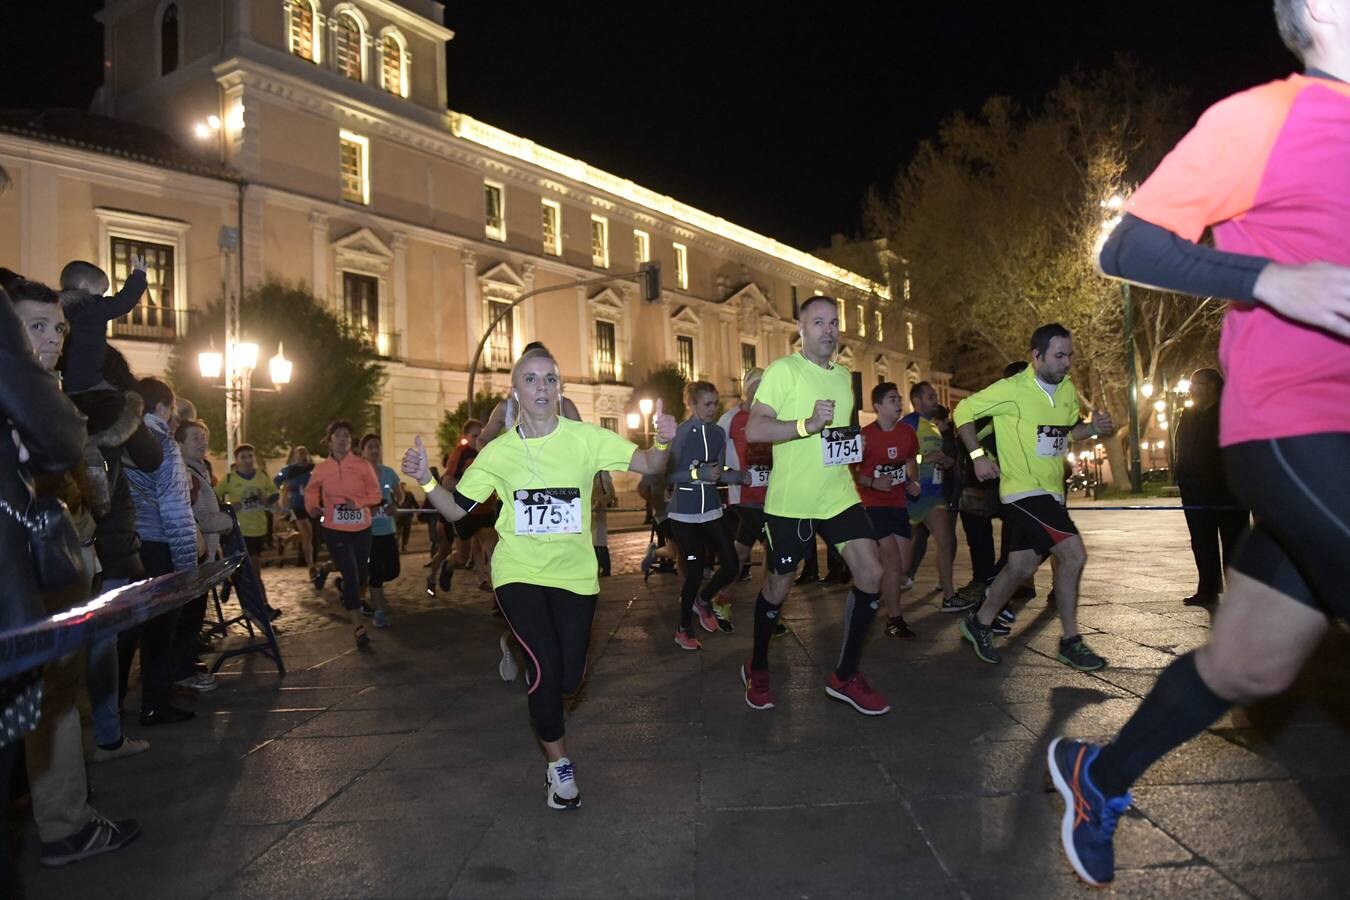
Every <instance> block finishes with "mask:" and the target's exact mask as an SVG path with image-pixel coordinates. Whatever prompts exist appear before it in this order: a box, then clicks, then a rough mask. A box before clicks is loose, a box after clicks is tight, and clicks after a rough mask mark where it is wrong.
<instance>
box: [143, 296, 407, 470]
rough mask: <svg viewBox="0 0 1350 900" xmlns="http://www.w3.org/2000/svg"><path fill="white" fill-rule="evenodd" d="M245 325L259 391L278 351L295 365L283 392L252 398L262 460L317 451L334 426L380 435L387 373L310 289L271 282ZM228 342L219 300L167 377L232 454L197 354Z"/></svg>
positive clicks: (218, 446)
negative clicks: (339, 422) (298, 449)
mask: <svg viewBox="0 0 1350 900" xmlns="http://www.w3.org/2000/svg"><path fill="white" fill-rule="evenodd" d="M239 318H240V322H241V323H242V337H243V339H244V340H246V341H252V342H254V343H256V344H257V345H258V356H259V359H258V368H257V369H255V370H254V372H253V378H252V384H253V386H254V387H265V388H268V387H271V386H272V384H271V380H270V376H269V374H268V369H267V361H268V359H269V358H270V357H271V356H272V354H273V353H274V352H275V348H276V347H277V345H278V343H281V344H282V345H283V347H284V351H285V355H286V358H287V359H289V360H291V361H292V362H293V363H294V364H295V368H294V370H293V374H292V376H291V383H290V384H288V385H285V386H284V387H283V388H282V389H281V390H280V391H279V392H277V393H267V392H260V391H257V390H254V391H252V392H251V393H250V396H249V398H248V403H247V420H246V422H245V437H246V438H247V440H248V442H249V443H251V444H253V445H254V446H255V447H256V448H257V449H258V452H259V453H260V454H262V455H263V456H268V457H275V456H279V455H282V454H284V453H285V452H286V449H287V448H289V447H290V446H292V445H294V444H304V445H305V446H307V447H309V448H310V449H311V451H317V450H318V448H320V447H321V441H322V440H323V437H324V432H325V430H326V428H327V425H328V423H329V422H331V421H333V420H334V419H346V420H347V421H349V422H351V423H352V427H353V428H355V429H356V432H357V437H359V436H360V434H361V432H362V431H367V430H374V429H375V428H378V424H379V422H378V416H377V414H376V413H377V410H376V407H375V402H376V399H377V398H378V396H379V391H380V387H381V385H382V384H383V382H384V378H385V373H384V367H383V366H382V365H381V364H380V361H379V356H378V354H377V353H376V350H375V348H374V347H373V346H371V344H370V343H369V341H367V340H366V339H365V338H364V337H363V336H362V335H361V333H360V332H358V331H357V330H356V329H354V328H352V327H351V326H350V325H348V324H347V323H346V322H344V321H343V320H341V319H339V318H338V317H337V316H335V315H333V313H332V312H330V311H329V310H328V309H327V308H326V306H325V305H324V304H323V303H322V302H321V301H320V300H318V299H317V298H316V297H314V295H312V294H310V293H309V292H308V291H307V290H305V288H304V287H303V286H296V285H290V284H286V283H282V282H275V281H269V282H265V283H263V284H261V285H259V286H258V287H257V288H254V289H252V290H250V291H248V292H247V293H246V294H245V295H244V297H243V299H242V300H241V302H240V306H239ZM224 335H225V309H224V304H223V303H222V302H221V301H220V300H217V301H215V302H214V303H212V304H211V305H210V306H209V307H207V308H206V309H205V310H203V311H202V313H201V315H200V316H199V317H198V318H197V319H196V320H195V321H194V322H193V328H192V331H191V333H190V334H189V336H188V337H187V338H186V339H184V340H182V341H179V342H178V343H177V344H175V345H174V348H173V352H172V353H171V354H170V357H169V370H168V375H169V379H170V380H171V381H172V382H173V385H174V389H175V390H176V392H177V393H178V394H179V395H181V396H183V397H187V398H188V399H189V400H191V401H192V402H193V403H195V404H196V405H197V414H198V415H199V416H200V417H201V418H202V419H203V420H205V422H206V423H207V426H208V427H209V428H210V429H211V449H212V450H213V451H215V452H217V453H223V452H224V449H225V392H224V391H222V390H220V389H219V388H217V387H215V386H212V385H208V384H206V383H205V382H204V380H203V379H202V377H201V375H200V373H199V370H198V365H197V354H198V353H199V352H201V351H203V350H205V349H207V346H208V342H209V341H211V342H214V346H215V348H216V350H217V351H221V350H222V349H223V341H224Z"/></svg>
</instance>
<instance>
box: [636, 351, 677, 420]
mask: <svg viewBox="0 0 1350 900" xmlns="http://www.w3.org/2000/svg"><path fill="white" fill-rule="evenodd" d="M685 384H687V381H686V380H685V377H684V375H683V373H681V372H680V367H679V366H677V365H675V364H674V363H665V364H664V365H660V366H657V367H656V368H655V369H652V371H651V372H650V373H649V374H648V375H647V380H646V381H644V382H642V384H640V385H638V386H637V387H636V388H634V389H633V406H634V407H635V408H636V406H637V401H638V400H639V399H640V398H642V397H650V398H651V399H652V400H653V401H655V400H660V401H661V403H662V405H663V406H664V407H665V411H666V412H667V413H668V414H670V415H672V416H674V417H675V421H676V422H681V421H683V420H684V416H685V409H684V386H685Z"/></svg>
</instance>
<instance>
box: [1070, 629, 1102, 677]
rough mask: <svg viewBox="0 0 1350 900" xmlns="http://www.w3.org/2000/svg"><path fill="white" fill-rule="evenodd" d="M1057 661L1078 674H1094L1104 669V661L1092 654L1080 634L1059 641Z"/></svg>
mask: <svg viewBox="0 0 1350 900" xmlns="http://www.w3.org/2000/svg"><path fill="white" fill-rule="evenodd" d="M1059 661H1060V662H1062V663H1064V665H1066V666H1070V667H1072V668H1074V669H1077V670H1078V671H1080V672H1096V671H1097V670H1098V669H1105V668H1106V660H1104V659H1102V658H1101V657H1100V656H1098V655H1097V654H1095V653H1093V652H1092V648H1091V647H1089V646H1088V645H1087V641H1085V640H1083V636H1082V635H1081V634H1075V635H1074V636H1073V637H1071V638H1061V639H1060V642H1059Z"/></svg>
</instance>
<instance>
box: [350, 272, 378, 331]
mask: <svg viewBox="0 0 1350 900" xmlns="http://www.w3.org/2000/svg"><path fill="white" fill-rule="evenodd" d="M342 313H343V315H344V316H345V317H346V319H347V324H349V325H351V326H352V328H355V329H356V330H357V331H359V332H361V334H362V335H363V336H364V337H366V339H367V340H370V341H374V340H375V335H377V334H379V332H380V280H379V279H378V278H376V277H375V276H374V275H361V274H359V273H356V272H343V273H342Z"/></svg>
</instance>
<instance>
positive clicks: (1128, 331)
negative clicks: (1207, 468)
mask: <svg viewBox="0 0 1350 900" xmlns="http://www.w3.org/2000/svg"><path fill="white" fill-rule="evenodd" d="M1101 206H1102V209H1104V210H1106V214H1107V218H1106V220H1105V221H1104V222H1102V233H1101V236H1100V238H1099V239H1098V243H1097V250H1098V251H1100V250H1101V245H1102V244H1104V243H1106V239H1107V238H1108V237H1110V236H1111V232H1112V231H1114V230H1115V228H1116V226H1117V225H1119V224H1120V220H1121V218H1123V216H1124V213H1123V212H1122V210H1124V209H1125V197H1124V195H1123V194H1112V195H1111V196H1110V197H1108V198H1107V199H1105V200H1103V201H1101ZM1120 296H1121V299H1122V300H1123V301H1124V305H1125V370H1126V375H1127V376H1128V378H1129V386H1128V388H1127V393H1128V395H1129V398H1130V440H1129V447H1130V492H1131V493H1134V494H1138V493H1139V492H1140V491H1141V490H1143V476H1142V473H1141V472H1140V463H1139V391H1138V387H1137V379H1136V377H1135V371H1134V297H1133V296H1132V295H1131V294H1130V283H1129V282H1128V281H1122V282H1121V283H1120ZM1144 396H1145V398H1147V397H1148V394H1145V395H1144Z"/></svg>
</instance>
